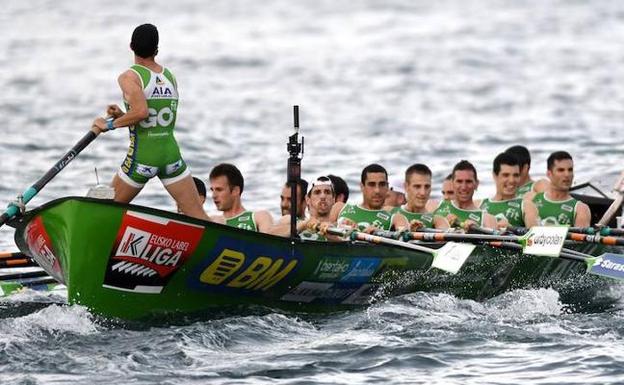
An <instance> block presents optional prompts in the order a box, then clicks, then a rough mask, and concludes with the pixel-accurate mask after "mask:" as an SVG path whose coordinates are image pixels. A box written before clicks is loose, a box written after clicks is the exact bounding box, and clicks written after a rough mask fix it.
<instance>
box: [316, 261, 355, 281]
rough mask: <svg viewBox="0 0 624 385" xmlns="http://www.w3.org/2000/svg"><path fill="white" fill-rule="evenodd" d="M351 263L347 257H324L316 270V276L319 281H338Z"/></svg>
mask: <svg viewBox="0 0 624 385" xmlns="http://www.w3.org/2000/svg"><path fill="white" fill-rule="evenodd" d="M350 266H351V263H350V262H349V260H348V259H347V258H339V257H336V258H330V257H328V258H323V259H322V260H321V261H320V262H319V264H318V265H317V266H316V269H315V270H314V277H315V279H318V280H319V281H332V282H334V281H337V280H339V279H340V278H341V277H342V276H343V274H345V273H346V272H347V270H349V267H350Z"/></svg>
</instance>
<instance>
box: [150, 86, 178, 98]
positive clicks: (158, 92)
mask: <svg viewBox="0 0 624 385" xmlns="http://www.w3.org/2000/svg"><path fill="white" fill-rule="evenodd" d="M172 96H173V93H172V92H171V89H170V88H169V87H162V86H156V87H154V90H153V91H152V97H153V98H154V97H169V98H170V97H172Z"/></svg>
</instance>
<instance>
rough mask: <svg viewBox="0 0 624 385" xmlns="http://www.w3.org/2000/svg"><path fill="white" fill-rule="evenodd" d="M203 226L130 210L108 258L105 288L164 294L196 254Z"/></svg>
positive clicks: (125, 216)
mask: <svg viewBox="0 0 624 385" xmlns="http://www.w3.org/2000/svg"><path fill="white" fill-rule="evenodd" d="M203 232H204V228H203V226H199V225H194V224H190V223H185V222H180V221H176V220H172V219H167V218H161V217H156V216H152V215H149V214H144V213H138V212H132V211H128V212H126V213H125V214H124V217H123V219H122V221H121V227H120V228H119V231H118V233H117V238H116V241H115V244H114V245H113V249H112V252H111V254H110V257H109V260H108V266H107V268H106V275H105V276H104V284H103V286H104V287H108V288H111V289H117V290H124V291H132V292H137V293H160V292H161V291H162V289H163V287H164V286H165V285H166V284H167V282H169V280H170V279H171V276H172V275H173V273H175V272H176V271H177V270H178V269H179V268H180V266H182V265H183V264H184V262H185V261H186V260H187V259H188V258H189V257H190V256H191V255H192V254H193V252H194V251H195V248H196V247H197V245H198V244H199V241H200V239H201V237H202V234H203Z"/></svg>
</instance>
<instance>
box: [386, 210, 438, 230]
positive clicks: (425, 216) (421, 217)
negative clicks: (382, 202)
mask: <svg viewBox="0 0 624 385" xmlns="http://www.w3.org/2000/svg"><path fill="white" fill-rule="evenodd" d="M391 213H392V214H396V213H399V214H402V215H403V216H404V217H405V218H407V222H409V223H411V222H412V221H413V220H417V221H420V222H422V224H423V225H424V227H425V228H427V229H432V228H433V213H413V212H411V211H407V210H406V209H405V206H401V207H395V208H394V209H392V211H391Z"/></svg>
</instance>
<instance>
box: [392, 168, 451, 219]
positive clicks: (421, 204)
mask: <svg viewBox="0 0 624 385" xmlns="http://www.w3.org/2000/svg"><path fill="white" fill-rule="evenodd" d="M404 190H405V192H406V195H407V203H406V204H405V205H403V206H401V207H396V208H394V209H393V210H392V213H397V212H398V213H400V214H402V215H403V216H404V217H405V218H407V221H408V222H409V224H410V227H411V229H412V230H416V229H419V228H436V229H448V228H449V224H448V222H447V221H446V218H444V217H442V216H439V215H434V214H433V213H432V212H430V211H429V210H427V202H429V197H430V196H431V170H430V169H429V167H427V166H426V165H424V164H420V163H416V164H413V165H411V166H409V167H408V168H407V170H406V171H405V182H404Z"/></svg>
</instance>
